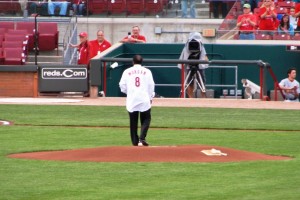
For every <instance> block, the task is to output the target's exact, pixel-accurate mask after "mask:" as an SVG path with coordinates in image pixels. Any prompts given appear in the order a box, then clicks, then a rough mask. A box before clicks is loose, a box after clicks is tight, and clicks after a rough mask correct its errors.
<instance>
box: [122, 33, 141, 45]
mask: <svg viewBox="0 0 300 200" xmlns="http://www.w3.org/2000/svg"><path fill="white" fill-rule="evenodd" d="M131 37H132V38H134V39H138V40H143V41H144V42H146V38H145V36H143V35H138V36H135V35H131ZM124 39H128V36H126V37H124ZM131 43H136V41H132V42H131Z"/></svg>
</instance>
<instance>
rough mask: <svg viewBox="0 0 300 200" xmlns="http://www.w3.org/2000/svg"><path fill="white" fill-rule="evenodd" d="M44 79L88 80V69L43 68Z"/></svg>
mask: <svg viewBox="0 0 300 200" xmlns="http://www.w3.org/2000/svg"><path fill="white" fill-rule="evenodd" d="M41 75H42V79H86V78H87V69H86V68H61V69H60V68H42V71H41Z"/></svg>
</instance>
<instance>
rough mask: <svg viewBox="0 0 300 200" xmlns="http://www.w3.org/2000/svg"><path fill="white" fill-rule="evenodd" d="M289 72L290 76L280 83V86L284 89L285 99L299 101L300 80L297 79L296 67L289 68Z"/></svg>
mask: <svg viewBox="0 0 300 200" xmlns="http://www.w3.org/2000/svg"><path fill="white" fill-rule="evenodd" d="M287 74H288V77H287V78H285V79H283V80H282V81H281V82H280V83H279V87H280V88H281V89H282V90H283V94H284V95H285V101H288V102H291V101H295V102H299V94H300V88H299V82H298V81H296V68H290V69H288V72H287Z"/></svg>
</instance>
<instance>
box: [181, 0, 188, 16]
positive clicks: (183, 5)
mask: <svg viewBox="0 0 300 200" xmlns="http://www.w3.org/2000/svg"><path fill="white" fill-rule="evenodd" d="M181 12H182V15H181V17H183V18H186V17H187V0H182V1H181Z"/></svg>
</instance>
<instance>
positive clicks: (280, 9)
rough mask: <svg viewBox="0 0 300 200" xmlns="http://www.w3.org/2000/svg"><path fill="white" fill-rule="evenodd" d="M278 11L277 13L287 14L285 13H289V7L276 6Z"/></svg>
mask: <svg viewBox="0 0 300 200" xmlns="http://www.w3.org/2000/svg"><path fill="white" fill-rule="evenodd" d="M276 12H277V14H285V13H287V9H286V8H284V7H279V8H276Z"/></svg>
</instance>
